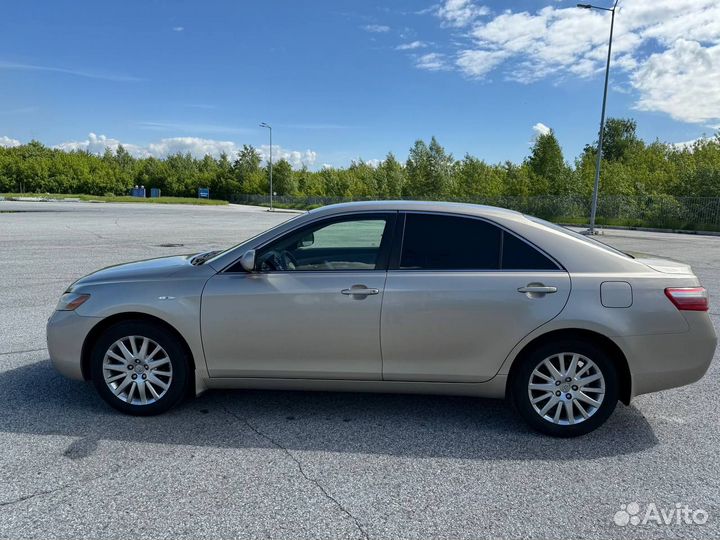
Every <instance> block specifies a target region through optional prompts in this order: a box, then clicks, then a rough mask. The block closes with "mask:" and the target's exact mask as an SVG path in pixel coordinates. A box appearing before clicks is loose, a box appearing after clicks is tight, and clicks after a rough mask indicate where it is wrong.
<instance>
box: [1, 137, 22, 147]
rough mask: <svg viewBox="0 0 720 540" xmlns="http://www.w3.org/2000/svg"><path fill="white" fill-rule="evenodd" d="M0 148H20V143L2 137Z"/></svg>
mask: <svg viewBox="0 0 720 540" xmlns="http://www.w3.org/2000/svg"><path fill="white" fill-rule="evenodd" d="M0 146H4V147H5V148H12V147H13V146H20V141H18V140H17V139H11V138H10V137H8V136H7V135H3V136H2V137H0Z"/></svg>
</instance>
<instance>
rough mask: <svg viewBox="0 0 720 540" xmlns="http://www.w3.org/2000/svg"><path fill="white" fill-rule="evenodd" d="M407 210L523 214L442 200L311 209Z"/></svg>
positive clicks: (333, 211) (322, 211)
mask: <svg viewBox="0 0 720 540" xmlns="http://www.w3.org/2000/svg"><path fill="white" fill-rule="evenodd" d="M395 210H407V211H413V210H414V211H418V212H446V213H449V214H465V215H468V214H469V215H478V216H488V217H489V216H495V217H505V218H511V217H512V218H515V219H517V218H518V217H522V216H523V214H522V213H520V212H517V211H515V210H508V209H507V208H498V207H497V206H487V205H482V204H470V203H458V202H444V201H355V202H347V203H340V204H331V205H328V206H323V207H320V208H316V209H315V210H311V211H310V212H309V213H310V214H312V215H314V216H321V215H333V214H342V213H345V212H364V211H377V212H382V211H395Z"/></svg>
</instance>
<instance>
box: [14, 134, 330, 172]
mask: <svg viewBox="0 0 720 540" xmlns="http://www.w3.org/2000/svg"><path fill="white" fill-rule="evenodd" d="M5 139H7V140H8V141H10V143H12V142H16V143H17V144H20V141H15V139H8V138H7V137H3V138H0V144H2V142H3V141H4V140H5ZM120 144H122V145H123V147H124V148H125V150H127V151H128V152H129V153H130V154H131V155H133V156H135V157H155V158H164V157H167V156H170V155H173V154H190V155H192V156H193V157H196V158H202V157H203V156H205V155H211V156H213V157H218V156H219V155H220V154H222V153H225V154H227V155H228V156H231V157H232V156H234V155H235V154H236V153H237V152H238V151H239V150H240V149H241V145H238V144H237V143H235V142H233V141H219V140H215V139H203V138H201V137H170V138H165V139H160V140H159V141H157V142H152V143H150V144H148V145H145V146H142V145H136V144H130V143H121V142H120V141H119V140H118V139H113V138H111V137H106V136H105V135H96V134H95V133H90V134H89V135H88V138H87V139H86V140H84V141H67V142H63V143H60V144H57V145H55V146H54V148H59V149H60V150H65V151H68V152H70V151H73V150H82V151H86V152H91V153H93V154H102V153H104V152H105V149H106V148H110V150H112V151H113V152H114V151H116V150H117V148H118V146H119V145H120ZM8 145H9V146H14V145H13V144H8ZM257 150H258V152H259V153H260V155H261V156H262V158H263V160H266V159H267V158H268V157H269V154H270V146H269V145H263V146H260V147H259V148H258V149H257ZM280 159H286V160H288V161H289V162H290V163H291V164H292V165H293V167H299V166H301V165H303V164H306V165H307V166H309V167H310V166H312V165H314V164H315V161H316V160H317V152H315V151H313V150H309V149H308V150H304V151H300V150H288V149H287V148H283V147H281V146H278V145H275V144H274V145H273V161H278V160H280Z"/></svg>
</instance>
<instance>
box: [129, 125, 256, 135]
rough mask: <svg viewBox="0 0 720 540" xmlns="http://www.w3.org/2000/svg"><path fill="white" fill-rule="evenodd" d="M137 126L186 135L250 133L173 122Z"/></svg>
mask: <svg viewBox="0 0 720 540" xmlns="http://www.w3.org/2000/svg"><path fill="white" fill-rule="evenodd" d="M138 125H139V126H140V127H141V128H142V129H150V130H154V131H180V132H186V133H193V132H194V133H233V134H244V133H251V132H252V130H250V129H248V128H241V127H235V126H223V125H217V124H186V123H174V122H139V123H138Z"/></svg>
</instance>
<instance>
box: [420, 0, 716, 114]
mask: <svg viewBox="0 0 720 540" xmlns="http://www.w3.org/2000/svg"><path fill="white" fill-rule="evenodd" d="M435 14H436V15H437V16H438V17H439V18H440V19H441V25H442V26H452V27H455V28H462V29H463V30H462V32H463V35H461V36H458V35H457V31H453V34H452V37H451V39H450V40H449V45H450V46H451V47H452V48H453V49H454V52H451V53H446V57H452V56H454V59H453V61H452V62H446V61H445V60H444V59H443V60H442V61H441V62H440V63H438V62H439V61H440V59H439V58H435V59H433V58H428V59H426V60H423V61H418V62H417V63H416V65H417V67H418V68H421V69H436V70H437V69H447V68H448V67H449V66H450V65H452V67H453V68H454V69H456V70H457V71H459V72H460V73H462V74H464V75H466V76H468V77H471V78H484V77H487V76H488V75H489V74H490V73H491V72H493V71H495V70H502V71H501V73H502V75H503V76H504V77H505V78H506V79H509V80H513V81H517V82H521V83H531V82H533V81H537V80H540V79H547V78H553V79H554V80H561V79H562V78H564V77H577V78H590V77H599V76H601V75H602V73H603V71H604V67H605V60H606V55H607V39H608V33H609V26H610V14H609V13H607V12H603V11H597V10H584V9H578V8H576V7H574V6H573V7H565V8H562V7H556V6H554V5H550V6H546V7H544V8H542V9H540V10H538V11H535V12H528V11H512V10H510V9H508V10H505V11H503V12H501V13H497V14H494V15H489V14H488V10H487V9H486V8H482V7H480V6H479V5H478V4H475V3H473V2H470V1H468V0H446V1H445V2H443V3H442V4H441V5H440V6H439V7H437V8H436V11H435ZM486 15H489V16H486ZM718 46H720V2H718V0H653V1H652V2H650V1H649V0H623V2H622V3H621V4H620V7H619V9H618V12H617V14H616V18H615V33H614V38H613V61H612V67H611V70H612V77H613V87H614V89H622V90H623V91H627V90H632V91H634V92H636V93H637V96H638V97H637V104H636V106H637V108H639V109H642V110H648V111H659V112H663V113H666V114H668V115H670V116H672V117H673V118H675V119H677V120H681V121H685V122H692V123H698V122H707V121H708V120H715V121H716V120H718V119H720V92H718V91H717V90H716V89H717V88H720V85H719V84H718V83H719V79H718V77H720V49H718ZM433 54H437V53H433ZM440 66H442V67H440Z"/></svg>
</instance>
